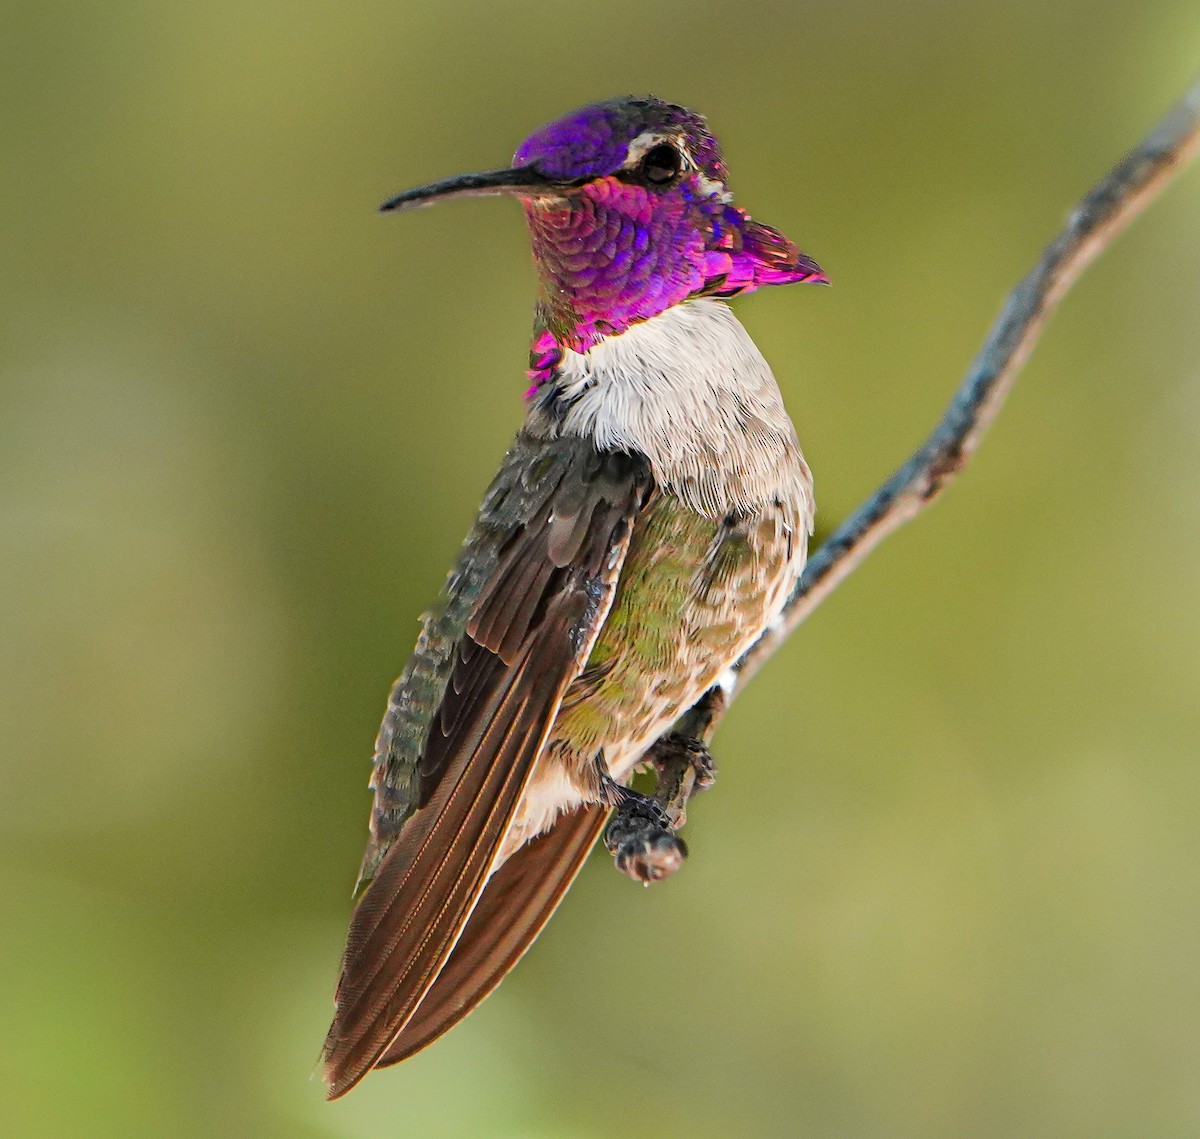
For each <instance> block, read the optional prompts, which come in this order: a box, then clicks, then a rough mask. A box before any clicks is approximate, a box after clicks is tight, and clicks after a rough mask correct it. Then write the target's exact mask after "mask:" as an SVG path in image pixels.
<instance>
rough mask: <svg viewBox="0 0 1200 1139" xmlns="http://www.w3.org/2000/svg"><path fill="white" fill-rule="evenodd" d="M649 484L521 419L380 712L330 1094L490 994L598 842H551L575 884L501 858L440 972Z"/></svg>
mask: <svg viewBox="0 0 1200 1139" xmlns="http://www.w3.org/2000/svg"><path fill="white" fill-rule="evenodd" d="M648 489H649V475H648V473H647V470H646V466H645V463H644V462H643V461H642V460H640V459H637V458H632V457H630V456H627V455H623V454H615V453H607V454H604V453H599V452H597V451H596V450H595V449H594V448H593V447H592V445H591V444H590V443H587V442H586V441H584V440H581V439H575V438H562V439H554V440H540V439H534V438H532V437H530V436H527V435H522V436H518V439H517V443H516V445H515V446H514V448H513V451H512V452H510V454H509V457H508V459H507V460H506V463H505V465H504V467H503V468H502V469H501V472H500V475H499V476H498V478H497V480H496V482H495V484H493V487H492V489H491V490H490V491H489V493H488V496H487V498H486V499H485V501H484V506H483V509H482V511H481V514H480V518H479V520H478V522H477V523H476V525H475V527H474V528H473V529H472V532H471V534H470V535H469V536H468V539H467V542H466V543H465V545H464V547H463V550H462V553H461V554H460V556H459V560H458V562H457V563H456V566H455V569H454V571H453V572H452V573H451V575H450V578H449V580H448V583H447V587H446V590H445V591H444V594H443V598H442V601H441V603H440V604H439V606H438V608H437V609H435V610H434V611H433V612H432V613H431V614H429V615H428V616H427V618H426V621H425V627H424V630H423V632H422V636H421V640H420V642H419V643H418V646H417V651H416V653H415V654H414V657H413V660H412V662H411V663H410V665H409V668H408V669H407V670H406V671H405V674H404V675H403V676H402V677H401V678H400V680H399V681H397V683H396V686H395V688H394V689H393V692H392V697H391V699H390V701H389V706H388V713H387V717H386V718H385V720H384V724H383V727H382V728H381V729H380V735H379V740H378V742H377V745H376V760H375V772H374V775H373V778H372V783H373V786H374V787H375V794H376V801H375V809H374V812H373V815H372V840H371V843H370V845H369V846H368V849H367V854H366V856H365V858H364V861H363V872H362V880H361V884H360V888H361V890H362V893H361V896H360V900H359V902H358V905H357V907H356V909H355V911H354V915H353V917H352V919H351V926H350V934H349V937H348V940H347V945H346V951H345V954H344V957H343V961H342V975H341V979H340V981H339V984H338V990H337V996H336V1002H335V1003H336V1011H335V1015H334V1021H333V1024H332V1026H331V1027H330V1030H329V1034H328V1036H327V1038H326V1042H325V1053H324V1054H325V1077H326V1081H327V1083H328V1086H329V1094H330V1096H331V1097H336V1096H339V1095H342V1094H344V1093H345V1092H346V1091H348V1090H349V1089H350V1088H351V1087H353V1086H354V1084H355V1083H357V1082H358V1081H359V1080H360V1079H361V1078H362V1077H363V1076H364V1075H365V1074H366V1073H367V1072H368V1071H369V1070H370V1069H371V1068H372V1067H374V1066H375V1065H376V1064H378V1063H380V1062H381V1061H384V1062H394V1059H400V1058H402V1056H396V1057H394V1058H390V1057H389V1058H388V1059H387V1060H386V1061H385V1053H388V1051H389V1048H391V1047H392V1045H393V1044H396V1045H397V1046H398V1047H399V1048H400V1049H402V1050H403V1054H404V1055H407V1054H409V1053H410V1052H411V1051H415V1050H416V1048H417V1047H421V1046H422V1044H421V1043H418V1042H417V1039H418V1037H421V1038H423V1041H424V1042H426V1043H427V1042H428V1040H431V1039H433V1037H434V1036H436V1035H438V1034H439V1033H440V1032H442V1031H444V1030H445V1029H446V1028H448V1027H449V1026H450V1025H451V1024H453V1023H455V1022H456V1021H457V1020H458V1019H460V1018H461V1016H464V1015H466V1012H467V1011H469V1009H470V1007H473V1006H474V1005H475V1004H477V1003H478V1001H479V1000H482V999H483V997H484V996H486V995H487V992H489V991H490V990H491V988H493V987H494V986H495V984H497V983H498V982H499V980H500V978H501V977H502V976H503V975H504V972H505V971H507V969H508V968H509V967H511V964H513V963H515V961H516V959H517V957H519V956H520V954H521V952H523V951H524V948H525V947H526V946H527V945H528V943H529V942H530V941H532V939H533V937H534V936H535V935H536V933H537V930H538V929H539V928H540V927H541V924H542V923H543V922H544V921H545V920H546V918H548V917H549V914H550V912H552V911H553V908H554V906H555V905H556V904H557V901H558V899H559V898H560V897H561V895H562V892H563V891H565V889H566V885H567V884H569V880H570V877H571V876H573V874H574V870H575V869H576V868H577V867H578V865H579V864H580V863H581V862H582V859H583V857H584V856H585V855H586V852H587V851H586V848H587V847H588V846H590V845H591V840H590V839H589V840H588V841H587V843H586V846H585V847H584V848H583V850H582V852H580V851H579V850H578V849H577V848H578V846H579V845H581V844H582V841H583V838H584V834H583V831H582V830H581V831H580V832H579V833H578V834H577V835H573V836H572V835H569V834H566V833H564V835H563V836H562V837H560V839H559V840H557V841H558V842H559V843H561V844H562V845H561V848H559V847H557V846H556V845H555V843H551V844H549V846H548V847H546V848H542V849H544V850H545V851H546V856H547V860H548V861H553V864H554V866H555V867H557V868H559V879H562V884H561V889H558V888H557V887H556V886H553V885H551V886H550V888H549V889H548V891H546V890H542V889H533V890H531V889H530V885H531V880H530V879H529V878H528V877H527V872H528V867H527V869H526V871H522V870H521V867H520V865H518V866H517V868H516V869H515V870H514V871H512V872H510V875H509V876H508V877H505V878H501V877H500V875H502V874H503V870H502V869H501V870H500V871H498V873H497V878H496V879H495V880H494V881H495V884H496V885H497V886H499V887H501V892H498V893H497V894H496V895H495V898H496V903H495V904H494V905H493V904H491V903H489V905H488V908H487V909H486V910H485V912H484V914H483V915H481V918H480V921H479V922H478V923H476V925H475V926H474V927H473V932H472V934H471V938H470V941H469V942H468V945H467V946H464V956H463V958H462V959H461V963H460V966H458V967H456V969H455V971H454V972H453V973H452V974H451V975H449V976H448V977H447V980H446V982H445V983H444V984H441V985H440V986H439V974H440V973H442V972H443V970H445V969H446V967H447V962H448V960H450V959H451V953H452V951H454V950H455V947H456V944H457V943H458V942H459V940H460V938H461V936H462V935H463V932H464V928H465V927H468V922H469V920H470V918H471V916H472V912H473V911H474V910H475V908H476V906H477V903H478V902H479V899H480V895H481V893H482V892H483V890H484V887H485V885H487V884H488V876H489V872H491V871H492V870H493V863H494V861H495V858H496V855H497V852H498V850H499V848H500V845H501V843H502V841H503V838H504V835H505V832H506V831H507V829H508V827H509V824H510V823H511V822H512V819H513V816H514V813H515V811H516V809H517V805H518V802H519V800H520V797H521V793H522V791H523V790H524V788H525V785H526V783H527V782H528V779H529V775H530V771H531V770H532V767H533V764H534V762H535V761H536V759H537V757H538V755H539V753H540V751H541V749H542V746H543V745H544V743H545V739H546V735H547V733H548V732H549V730H550V726H551V724H552V723H553V721H554V717H555V714H556V713H557V710H558V708H559V705H560V704H561V702H562V697H563V693H564V692H565V691H566V689H567V687H568V685H569V684H570V683H571V681H572V680H573V679H574V678H575V677H576V676H577V675H578V674H579V672H580V671H581V670H582V668H583V666H584V664H585V663H586V661H587V658H588V654H589V653H590V652H591V648H592V645H593V644H594V642H595V639H596V635H597V633H598V632H599V629H600V626H601V625H602V624H603V622H604V618H605V616H606V615H607V613H608V609H609V607H610V606H611V604H612V597H613V592H614V590H615V587H616V582H617V578H618V576H619V573H620V569H621V565H622V563H623V560H624V556H625V552H626V550H627V548H628V544H629V537H630V533H631V529H632V523H633V519H634V516H635V515H636V514H637V512H638V510H639V509H640V508H641V506H642V504H643V502H644V499H645V497H646V495H647V493H648ZM575 825H577V826H578V825H580V824H575ZM595 825H596V824H595V822H594V819H593V818H592V817H590V816H589V817H588V828H590V827H592V826H595ZM585 829H586V828H585ZM555 830H556V831H557V828H555ZM551 833H552V834H554V833H555V832H551ZM546 837H550V836H546ZM592 838H594V835H593V836H592ZM550 856H553V857H552V858H550ZM530 865H532V864H530ZM489 891H490V887H489ZM502 894H503V895H504V896H507V897H508V899H509V905H512V904H513V903H514V900H515V901H516V902H517V903H518V904H517V910H518V911H519V913H520V915H521V917H522V920H523V922H524V925H523V927H522V929H523V931H524V932H520V933H518V934H517V936H516V937H515V940H514V941H512V942H511V943H510V942H508V941H505V942H504V943H503V944H500V942H499V941H496V942H493V940H492V939H493V938H501V937H502V936H503V933H504V931H503V928H502V923H501V922H499V921H498V920H497V917H498V916H499V915H501V914H502V912H503V911H504V904H503V903H502V902H501V900H500V899H501V897H502ZM488 915H490V916H488ZM474 931H477V932H474ZM456 979H457V980H456ZM459 984H461V985H462V986H463V989H462V990H461V992H460V990H459V989H458V988H457V985H459ZM435 989H436V991H435V993H434V995H435V998H436V1002H437V1003H436V1004H435V1005H434V1006H433V1007H431V1009H430V1010H429V1014H428V1015H427V1016H423V1017H421V1018H420V1021H419V1024H418V1025H417V1026H415V1027H414V1029H413V1034H412V1035H411V1036H409V1037H407V1039H408V1040H409V1042H410V1043H412V1044H414V1045H415V1046H414V1047H406V1046H405V1044H404V1042H403V1041H402V1040H401V1039H400V1037H401V1034H402V1033H403V1032H404V1030H405V1028H406V1026H408V1025H409V1024H410V1023H411V1022H412V1021H413V1019H414V1017H416V1016H417V1015H418V1010H419V1008H420V1007H421V1005H422V1004H423V1002H424V1000H425V999H426V997H427V995H428V994H430V993H431V990H435ZM456 993H458V994H459V996H461V999H462V1001H463V1003H464V1005H465V1007H462V1011H457V1007H460V1006H456V1005H455V1000H456V996H455V994H456ZM439 1009H441V1010H442V1011H441V1012H439V1011H438V1010H439Z"/></svg>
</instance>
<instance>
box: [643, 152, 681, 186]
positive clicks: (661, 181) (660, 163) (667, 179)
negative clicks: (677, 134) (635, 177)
mask: <svg viewBox="0 0 1200 1139" xmlns="http://www.w3.org/2000/svg"><path fill="white" fill-rule="evenodd" d="M682 170H683V156H682V155H681V154H680V153H679V151H677V150H676V149H675V148H674V147H673V146H668V145H667V144H666V143H663V144H662V145H661V146H656V147H654V148H652V149H651V150H648V151H647V152H646V153H645V155H644V156H643V157H642V161H641V162H640V163H639V164H638V172H639V173H640V174H641V176H642V177H643V178H645V179H646V181H647V182H649V183H650V184H651V185H652V186H667V185H670V183H672V182H674V181H675V179H676V178H678V177H679V174H680V172H681V171H682Z"/></svg>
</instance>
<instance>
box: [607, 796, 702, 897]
mask: <svg viewBox="0 0 1200 1139" xmlns="http://www.w3.org/2000/svg"><path fill="white" fill-rule="evenodd" d="M621 791H622V795H621V799H620V802H619V803H618V805H617V812H616V814H615V815H613V817H612V819H611V821H610V822H609V824H608V826H607V827H605V828H604V845H605V846H606V847H607V848H608V852H609V853H610V854H611V855H612V856H613V860H614V861H615V862H616V865H617V869H618V870H620V871H621V872H622V873H623V874H628V875H629V877H630V878H632V879H633V880H634V881H635V882H641V883H643V884H644V885H647V886H648V885H649V884H650V883H651V882H658V881H660V880H661V879H663V878H666V877H668V876H670V875H671V874H674V873H675V871H676V870H678V869H679V868H680V866H682V865H683V861H684V859H685V858H687V844H686V843H685V842H684V841H683V839H681V838H680V837H679V836H678V835H676V834H675V832H674V831H673V830H672V829H671V821H670V818H669V817H668V815H667V813H666V811H664V810H663V809H662V807H660V806H659V804H658V803H657V802H656V801H655V800H654V799H653V798H651V797H650V796H649V795H643V794H641V793H640V792H638V791H631V790H630V789H629V788H627V787H623V788H621Z"/></svg>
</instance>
